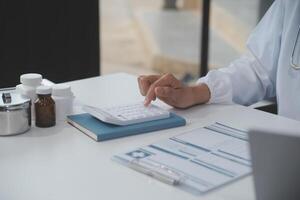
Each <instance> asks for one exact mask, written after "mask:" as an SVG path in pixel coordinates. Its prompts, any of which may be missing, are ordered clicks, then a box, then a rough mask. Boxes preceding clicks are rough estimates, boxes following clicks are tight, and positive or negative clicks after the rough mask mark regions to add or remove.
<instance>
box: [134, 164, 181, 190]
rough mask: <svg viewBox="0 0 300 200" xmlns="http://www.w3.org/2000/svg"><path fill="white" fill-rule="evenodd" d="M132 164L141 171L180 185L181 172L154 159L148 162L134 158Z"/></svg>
mask: <svg viewBox="0 0 300 200" xmlns="http://www.w3.org/2000/svg"><path fill="white" fill-rule="evenodd" d="M130 166H131V167H132V168H133V169H135V170H137V171H139V172H142V173H144V174H146V175H149V176H152V177H154V178H156V179H158V180H160V181H163V182H165V183H168V184H171V185H179V184H180V183H181V181H182V177H183V176H182V175H181V174H180V173H178V172H175V171H174V170H172V169H170V168H169V167H167V166H165V165H162V164H160V163H157V162H154V161H151V162H146V161H144V160H142V159H134V160H132V161H131V162H130Z"/></svg>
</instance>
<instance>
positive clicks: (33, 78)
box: [20, 73, 43, 87]
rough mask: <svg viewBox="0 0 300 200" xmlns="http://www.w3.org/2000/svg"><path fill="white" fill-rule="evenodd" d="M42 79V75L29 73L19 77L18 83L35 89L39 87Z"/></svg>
mask: <svg viewBox="0 0 300 200" xmlns="http://www.w3.org/2000/svg"><path fill="white" fill-rule="evenodd" d="M42 79H43V78H42V75H40V74H34V73H30V74H23V75H21V77H20V82H21V83H22V84H24V85H28V86H33V87H34V86H35V87H36V86H39V85H41V82H42Z"/></svg>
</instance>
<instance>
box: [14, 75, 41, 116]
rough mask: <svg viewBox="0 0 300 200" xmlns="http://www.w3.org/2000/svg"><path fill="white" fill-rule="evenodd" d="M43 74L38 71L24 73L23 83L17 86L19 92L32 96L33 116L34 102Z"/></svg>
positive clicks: (32, 113) (32, 114) (21, 78)
mask: <svg viewBox="0 0 300 200" xmlns="http://www.w3.org/2000/svg"><path fill="white" fill-rule="evenodd" d="M42 79H43V78H42V75H40V74H36V73H29V74H23V75H21V76H20V82H21V84H19V85H17V86H16V90H17V92H18V93H19V94H21V95H24V96H26V97H28V98H30V100H31V102H32V105H33V106H32V107H31V116H32V119H35V116H34V102H35V100H36V99H37V95H36V88H37V87H38V86H40V85H41V84H42Z"/></svg>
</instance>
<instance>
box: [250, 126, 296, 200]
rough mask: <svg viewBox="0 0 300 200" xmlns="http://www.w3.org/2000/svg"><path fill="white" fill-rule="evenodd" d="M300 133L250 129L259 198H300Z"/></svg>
mask: <svg viewBox="0 0 300 200" xmlns="http://www.w3.org/2000/svg"><path fill="white" fill-rule="evenodd" d="M298 135H299V136H297V135H296V134H295V135H287V134H280V133H271V132H265V131H258V130H252V131H250V133H249V140H250V152H251V158H252V165H253V176H254V184H255V190H256V199H257V200H300V130H299V134H298Z"/></svg>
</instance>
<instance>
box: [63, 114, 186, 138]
mask: <svg viewBox="0 0 300 200" xmlns="http://www.w3.org/2000/svg"><path fill="white" fill-rule="evenodd" d="M68 122H69V123H70V124H71V125H73V126H75V127H76V128H78V129H79V130H80V131H82V132H83V133H85V134H87V135H88V136H90V137H92V138H93V139H95V140H96V141H104V140H110V139H115V138H120V137H125V136H130V135H137V134H141V133H147V132H152V131H158V130H162V129H168V128H173V127H178V126H184V125H185V124H186V121H185V119H184V118H182V117H180V116H178V115H176V114H174V113H170V117H169V118H166V119H160V120H154V121H149V122H143V123H138V124H132V125H127V126H118V125H113V124H108V123H105V122H102V121H100V120H98V119H96V118H94V117H93V116H92V115H90V114H88V113H84V114H78V115H70V116H68Z"/></svg>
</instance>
